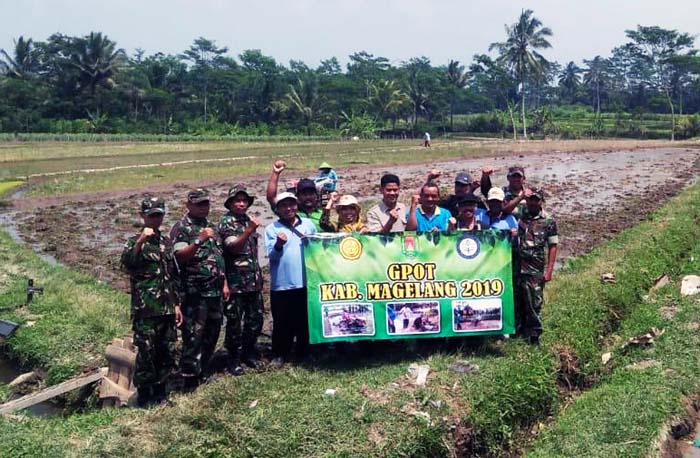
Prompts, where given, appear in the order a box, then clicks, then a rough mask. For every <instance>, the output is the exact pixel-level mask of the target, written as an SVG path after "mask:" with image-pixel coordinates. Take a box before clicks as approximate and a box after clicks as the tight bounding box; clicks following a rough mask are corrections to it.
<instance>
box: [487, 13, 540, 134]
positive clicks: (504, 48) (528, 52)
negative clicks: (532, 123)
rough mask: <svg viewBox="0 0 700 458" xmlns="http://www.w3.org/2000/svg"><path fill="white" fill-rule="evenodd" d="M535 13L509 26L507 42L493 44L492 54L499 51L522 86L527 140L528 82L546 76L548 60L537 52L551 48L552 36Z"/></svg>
mask: <svg viewBox="0 0 700 458" xmlns="http://www.w3.org/2000/svg"><path fill="white" fill-rule="evenodd" d="M532 14H533V12H532V10H523V11H522V12H521V13H520V17H519V18H518V21H517V22H516V23H515V24H512V25H507V24H506V26H505V28H506V35H507V39H506V41H503V42H497V43H491V46H489V51H490V50H493V49H496V50H498V52H499V54H500V57H499V58H498V59H499V60H500V61H501V62H503V63H505V64H506V65H507V66H508V67H509V68H510V69H511V70H512V71H513V72H514V73H515V75H516V77H517V79H518V81H519V82H520V109H521V113H522V118H523V137H524V138H526V139H527V124H526V121H525V81H526V80H527V79H528V76H530V77H533V78H534V77H537V76H538V75H541V74H542V73H543V72H544V68H545V66H546V64H547V59H545V58H544V56H542V55H541V54H539V53H538V52H537V50H538V49H546V48H551V47H552V45H551V44H550V43H549V41H547V38H546V37H550V36H552V31H551V30H550V29H549V27H542V22H541V21H540V20H539V19H537V18H536V17H534V16H533V15H532Z"/></svg>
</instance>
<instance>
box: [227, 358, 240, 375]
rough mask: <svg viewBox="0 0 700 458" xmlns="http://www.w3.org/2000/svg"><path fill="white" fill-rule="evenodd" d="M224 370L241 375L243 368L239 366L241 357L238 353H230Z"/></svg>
mask: <svg viewBox="0 0 700 458" xmlns="http://www.w3.org/2000/svg"><path fill="white" fill-rule="evenodd" d="M226 370H227V371H228V373H229V374H231V375H233V376H236V377H237V376H239V375H243V368H242V367H241V358H240V357H239V356H238V355H230V356H229V357H228V362H227V364H226Z"/></svg>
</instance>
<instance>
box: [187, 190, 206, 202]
mask: <svg viewBox="0 0 700 458" xmlns="http://www.w3.org/2000/svg"><path fill="white" fill-rule="evenodd" d="M209 200H210V199H209V191H207V190H206V189H204V188H197V189H193V190H192V191H190V192H188V193H187V202H189V203H191V204H198V203H200V202H208V201H209Z"/></svg>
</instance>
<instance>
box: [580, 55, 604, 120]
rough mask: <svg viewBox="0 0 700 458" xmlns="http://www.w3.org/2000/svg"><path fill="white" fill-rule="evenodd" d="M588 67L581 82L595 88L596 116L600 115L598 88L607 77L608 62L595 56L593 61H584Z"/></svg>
mask: <svg viewBox="0 0 700 458" xmlns="http://www.w3.org/2000/svg"><path fill="white" fill-rule="evenodd" d="M583 63H584V64H586V65H587V66H588V68H586V69H585V70H584V73H583V82H584V84H586V85H588V86H594V87H595V100H596V109H595V112H596V115H599V114H600V86H601V85H602V84H604V82H605V79H606V77H607V74H606V69H607V66H608V62H607V61H606V60H605V59H603V58H602V57H600V56H595V57H594V58H593V60H584V61H583Z"/></svg>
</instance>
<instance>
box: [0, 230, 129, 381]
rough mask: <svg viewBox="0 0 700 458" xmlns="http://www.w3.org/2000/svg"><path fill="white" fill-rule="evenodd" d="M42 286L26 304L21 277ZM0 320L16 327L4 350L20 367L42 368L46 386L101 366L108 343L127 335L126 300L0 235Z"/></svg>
mask: <svg viewBox="0 0 700 458" xmlns="http://www.w3.org/2000/svg"><path fill="white" fill-rule="evenodd" d="M29 278H33V279H34V280H35V284H36V285H37V286H41V287H43V288H44V294H43V295H36V296H35V299H34V301H33V302H32V303H31V304H30V305H29V306H24V303H25V301H26V287H27V279H29ZM0 316H2V318H5V319H9V320H12V321H15V322H17V323H19V324H20V328H19V329H18V330H17V331H16V332H15V334H13V335H12V336H11V337H10V338H9V339H8V340H7V342H6V344H5V346H4V352H5V353H7V354H9V356H11V357H12V358H14V359H16V360H17V361H18V362H19V363H20V364H21V365H22V366H23V367H29V368H31V367H43V368H45V369H47V371H48V379H47V383H49V384H53V383H56V382H59V381H62V380H65V379H67V378H70V377H72V376H74V375H75V374H76V373H78V372H79V371H80V369H81V368H82V367H85V366H91V367H95V366H97V365H103V364H104V360H103V356H102V355H103V353H104V349H105V347H106V345H107V343H108V342H110V341H111V340H112V339H113V338H114V337H120V336H123V335H125V334H126V333H128V332H129V328H130V326H129V298H128V296H127V295H126V294H124V293H122V292H119V291H116V290H114V289H112V288H110V287H108V286H106V285H104V284H100V283H98V282H97V281H95V280H94V279H93V278H91V277H89V276H87V275H83V274H79V273H76V272H73V271H71V270H69V269H67V268H64V267H55V266H50V265H48V264H46V263H45V262H43V261H42V260H41V259H39V258H38V257H37V255H36V254H34V253H33V252H32V251H31V249H29V248H27V247H24V246H22V245H18V244H16V243H14V242H12V241H11V239H10V238H9V236H8V235H6V234H5V233H1V232H0Z"/></svg>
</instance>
